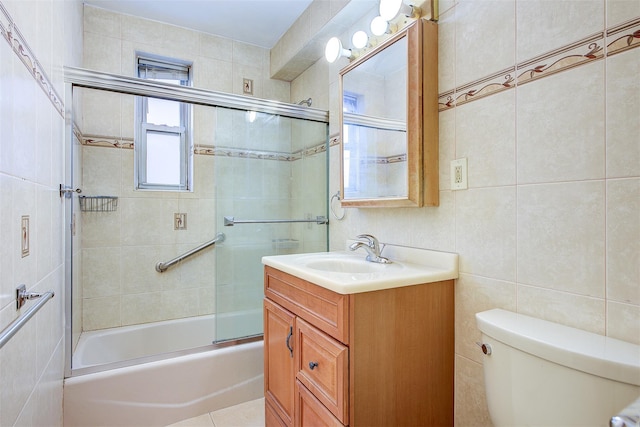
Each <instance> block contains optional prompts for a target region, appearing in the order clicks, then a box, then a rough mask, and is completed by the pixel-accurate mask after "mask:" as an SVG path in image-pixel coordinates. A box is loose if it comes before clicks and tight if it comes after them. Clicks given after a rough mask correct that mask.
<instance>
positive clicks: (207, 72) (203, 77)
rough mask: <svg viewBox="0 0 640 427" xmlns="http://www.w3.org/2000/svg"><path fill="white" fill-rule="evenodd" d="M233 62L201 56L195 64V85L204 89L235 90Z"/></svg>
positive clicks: (229, 91) (230, 91)
mask: <svg viewBox="0 0 640 427" xmlns="http://www.w3.org/2000/svg"><path fill="white" fill-rule="evenodd" d="M232 71H233V63H232V62H229V61H222V60H219V59H210V58H199V59H197V60H196V61H195V63H194V66H193V74H194V77H193V80H194V85H195V86H197V87H201V88H203V89H209V90H216V91H220V92H227V93H232V92H233V72H232Z"/></svg>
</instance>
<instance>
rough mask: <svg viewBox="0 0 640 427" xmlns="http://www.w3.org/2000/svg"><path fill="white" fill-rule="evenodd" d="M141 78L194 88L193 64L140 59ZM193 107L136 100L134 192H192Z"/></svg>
mask: <svg viewBox="0 0 640 427" xmlns="http://www.w3.org/2000/svg"><path fill="white" fill-rule="evenodd" d="M137 62H138V64H137V69H138V77H140V78H142V79H149V80H155V81H158V82H164V83H173V84H179V85H182V86H191V64H188V63H185V62H183V61H179V60H170V59H166V58H158V57H153V56H144V55H140V56H138V59H137ZM191 134H192V132H191V105H189V104H186V103H182V102H178V101H167V100H164V99H157V98H148V97H138V98H137V99H136V134H135V144H134V147H135V150H134V155H135V168H136V171H135V188H136V189H145V190H178V191H191V190H192V184H191V183H192V181H193V179H192V177H193V173H192V165H193V155H192V153H193V149H192V146H193V144H192V136H191Z"/></svg>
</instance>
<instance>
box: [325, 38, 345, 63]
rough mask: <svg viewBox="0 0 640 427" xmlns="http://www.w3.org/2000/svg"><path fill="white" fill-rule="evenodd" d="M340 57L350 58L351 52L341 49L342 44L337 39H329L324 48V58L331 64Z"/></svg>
mask: <svg viewBox="0 0 640 427" xmlns="http://www.w3.org/2000/svg"><path fill="white" fill-rule="evenodd" d="M341 56H346V57H347V58H348V57H350V56H351V51H350V50H347V49H345V48H343V47H342V42H341V41H340V39H339V38H337V37H331V38H330V39H329V41H328V42H327V45H326V46H325V48H324V57H325V58H326V59H327V61H329V62H331V63H333V62H336V61H337V60H338V58H340V57H341Z"/></svg>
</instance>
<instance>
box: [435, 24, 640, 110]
mask: <svg viewBox="0 0 640 427" xmlns="http://www.w3.org/2000/svg"><path fill="white" fill-rule="evenodd" d="M638 46H640V17H638V18H635V19H633V20H631V21H628V22H625V23H623V24H621V25H618V26H616V27H612V28H610V29H608V30H606V31H604V32H600V33H596V34H593V35H591V36H589V37H585V38H584V39H582V40H580V41H578V42H576V43H572V44H570V45H567V46H564V47H561V48H559V49H556V50H553V51H551V52H548V53H545V54H544V55H540V56H538V57H535V58H532V59H530V60H527V61H524V62H521V63H519V64H517V65H516V66H515V67H511V68H509V69H507V70H503V71H500V72H498V73H495V74H493V75H490V76H488V77H484V78H481V79H478V80H476V81H473V82H471V83H467V84H465V85H463V86H460V87H457V88H455V89H451V90H448V91H446V92H443V93H441V94H439V95H438V109H439V111H445V110H448V109H451V108H454V107H456V106H458V105H462V104H465V103H467V102H471V101H475V100H477V99H481V98H484V97H486V96H489V95H493V94H496V93H499V92H502V91H504V90H507V89H512V88H514V87H516V86H518V85H523V84H526V83H529V82H532V81H534V80H537V79H540V78H543V77H547V76H550V75H553V74H556V73H559V72H561V71H565V70H569V69H571V68H574V67H578V66H580V65H584V64H587V63H590V62H592V61H597V60H600V59H602V58H604V57H605V56H611V55H615V54H617V53H620V52H624V51H626V50H628V49H632V48H635V47H638Z"/></svg>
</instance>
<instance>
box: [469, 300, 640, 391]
mask: <svg viewBox="0 0 640 427" xmlns="http://www.w3.org/2000/svg"><path fill="white" fill-rule="evenodd" d="M476 323H477V325H478V329H480V331H481V332H482V333H483V334H485V335H487V336H489V337H491V338H493V339H496V340H498V341H500V342H503V343H504V344H506V345H508V346H511V347H514V348H517V349H519V350H522V351H524V352H527V353H530V354H533V355H534V356H537V357H540V358H542V359H546V360H549V361H551V362H554V363H557V364H560V365H564V366H567V367H570V368H573V369H577V370H580V371H583V372H587V373H590V374H593V375H598V376H601V377H604V378H609V379H611V380H614V381H620V382H624V383H628V384H633V385H635V386H640V346H638V345H635V344H631V343H628V342H625V341H621V340H617V339H615V338H611V337H605V336H603V335H598V334H594V333H591V332H587V331H583V330H581V329H576V328H572V327H569V326H565V325H560V324H558V323H553V322H549V321H546V320H541V319H536V318H534V317H530V316H525V315H523V314H518V313H513V312H511V311H507V310H502V309H493V310H488V311H483V312H481V313H476Z"/></svg>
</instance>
